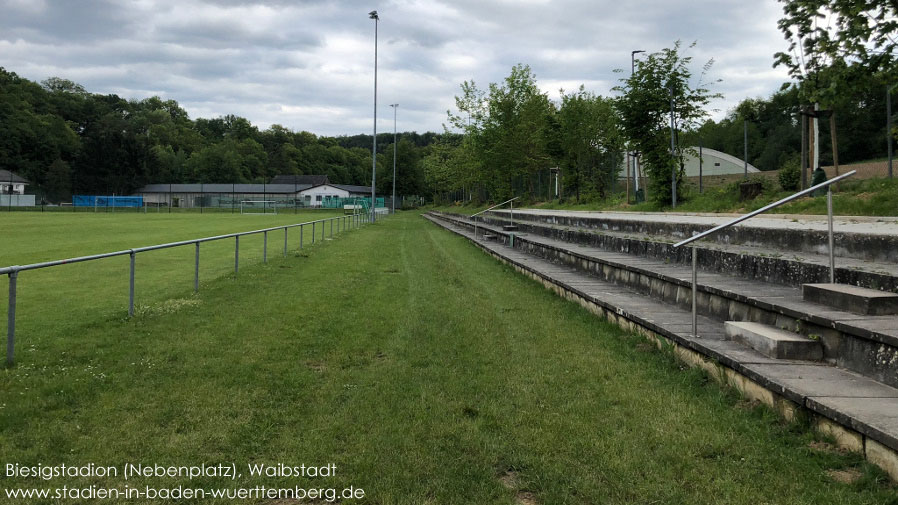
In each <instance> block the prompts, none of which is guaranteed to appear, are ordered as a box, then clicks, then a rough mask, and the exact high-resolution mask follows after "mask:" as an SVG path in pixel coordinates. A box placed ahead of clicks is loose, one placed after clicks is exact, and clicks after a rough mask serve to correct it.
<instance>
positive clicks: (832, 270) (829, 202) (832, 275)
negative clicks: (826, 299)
mask: <svg viewBox="0 0 898 505" xmlns="http://www.w3.org/2000/svg"><path fill="white" fill-rule="evenodd" d="M856 173H857V170H852V171H851V172H848V173H846V174H843V175H840V176H838V177H833V178H832V179H830V180H828V181H825V182H821V183H820V184H817V185H816V186H811V187H810V188H808V189H805V190H802V191H799V192H798V193H795V194H792V195H789V196H787V197H785V198H783V199H780V200H777V201H775V202H773V203H771V204H769V205H765V206H763V207H761V208H760V209H758V210H755V211H752V212H749V213H748V214H745V215H742V216H739V217H737V218H736V219H733V220H732V221H729V222H727V223H724V224H722V225H720V226H715V227H714V228H711V229H710V230H706V231H703V232H701V233H698V234H696V235H693V236H691V237H689V238H687V239H685V240H681V241H679V242H677V243H676V244H674V245H673V247H675V248H676V247H681V246H684V245H687V244H691V243H693V242H695V241H696V240H700V239H702V238H705V237H707V236H709V235H713V234H715V233H717V232H719V231H721V230H723V229H726V228H729V227H730V226H733V225H736V224H739V223H741V222H742V221H745V220H746V219H750V218H753V217H755V216H757V215H758V214H763V213H765V212H767V211H768V210H771V209H774V208H776V207H779V206H780V205H783V204H785V203H789V202H791V201H792V200H795V199H796V198H801V197H802V196H805V195H808V194H811V193H813V192H814V191H817V190H819V189H822V188H826V215H827V222H828V228H829V232H828V239H829V282H831V283H833V282H835V281H836V259H835V245H834V239H833V192H832V187H831V186H832V185H833V184H835V183H837V182H839V181H841V180H842V179H846V178H848V177H851V176H852V175H854V174H856ZM697 293H698V249H696V247H695V246H693V247H692V335H693V336H694V337H698V313H697V308H696V297H697Z"/></svg>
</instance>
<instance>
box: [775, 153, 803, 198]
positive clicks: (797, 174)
mask: <svg viewBox="0 0 898 505" xmlns="http://www.w3.org/2000/svg"><path fill="white" fill-rule="evenodd" d="M798 164H799V163H798V160H797V159H795V158H791V159H789V160H787V161H786V162H785V163H783V166H782V168H781V169H780V175H779V178H780V186H782V188H783V189H785V190H786V191H795V190H797V189H798V185H799V183H801V168H799V166H798Z"/></svg>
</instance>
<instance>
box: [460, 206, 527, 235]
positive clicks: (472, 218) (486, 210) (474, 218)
mask: <svg viewBox="0 0 898 505" xmlns="http://www.w3.org/2000/svg"><path fill="white" fill-rule="evenodd" d="M518 198H520V197H519V196H516V197H514V198H510V199H508V200H505V201H504V202H502V203H497V204H496V205H493V206H492V207H490V208H488V209H484V210H481V211H480V212H478V213H476V214H471V215H470V216H469V217H470V218H471V221H473V222H474V238H475V239H476V238H477V216H479V215H481V214H483V213H484V212H489V211H491V210H493V209H495V208H497V207H501V206H503V205H505V204H506V203H511V224H514V201H515V200H517V199H518Z"/></svg>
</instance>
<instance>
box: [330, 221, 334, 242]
mask: <svg viewBox="0 0 898 505" xmlns="http://www.w3.org/2000/svg"><path fill="white" fill-rule="evenodd" d="M334 219H335V218H330V219H329V221H330V222H331V238H334Z"/></svg>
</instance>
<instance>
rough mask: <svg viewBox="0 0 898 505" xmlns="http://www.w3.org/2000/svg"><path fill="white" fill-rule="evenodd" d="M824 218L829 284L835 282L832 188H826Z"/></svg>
mask: <svg viewBox="0 0 898 505" xmlns="http://www.w3.org/2000/svg"><path fill="white" fill-rule="evenodd" d="M826 216H827V220H828V221H829V282H830V283H831V284H832V283H835V282H836V256H835V251H833V248H834V246H833V243H834V242H833V189H832V186H827V188H826Z"/></svg>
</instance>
